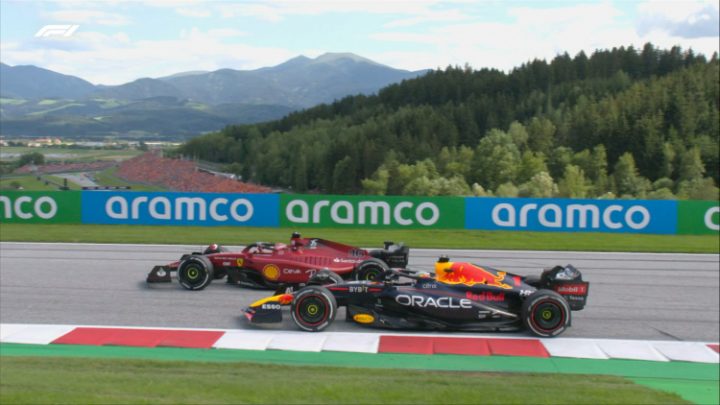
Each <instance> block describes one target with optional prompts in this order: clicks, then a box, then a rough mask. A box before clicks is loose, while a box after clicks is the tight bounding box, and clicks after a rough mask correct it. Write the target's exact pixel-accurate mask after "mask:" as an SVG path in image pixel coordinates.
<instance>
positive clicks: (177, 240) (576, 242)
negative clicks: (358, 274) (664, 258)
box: [0, 223, 720, 253]
mask: <svg viewBox="0 0 720 405" xmlns="http://www.w3.org/2000/svg"><path fill="white" fill-rule="evenodd" d="M294 230H299V231H302V232H303V234H305V235H306V236H317V237H322V238H325V239H332V240H337V241H342V242H344V243H348V244H353V245H358V246H368V247H370V246H380V245H382V242H383V241H385V240H393V241H396V242H400V241H402V242H405V243H406V244H407V245H409V246H410V247H416V248H456V249H508V250H521V249H527V250H569V251H601V252H669V253H719V252H720V244H719V243H718V237H717V236H713V235H703V236H694V235H693V236H690V235H630V234H600V233H559V232H558V233H550V232H548V233H544V232H506V231H468V230H412V231H407V230H370V229H337V228H315V229H293V228H250V227H248V228H244V227H192V226H186V227H174V226H141V225H60V224H7V223H3V224H0V241H22V242H73V243H141V244H142V243H150V244H152V243H159V244H188V245H206V244H208V243H211V242H214V243H221V244H225V245H244V244H247V243H250V242H255V241H287V240H289V238H290V234H291V233H292V231H294Z"/></svg>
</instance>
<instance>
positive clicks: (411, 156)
mask: <svg viewBox="0 0 720 405" xmlns="http://www.w3.org/2000/svg"><path fill="white" fill-rule="evenodd" d="M719 75H720V71H719V69H718V57H717V54H716V55H713V56H712V58H711V59H710V60H708V59H707V58H706V57H705V56H703V55H696V54H694V53H693V52H692V51H691V50H687V51H685V50H682V49H680V48H678V47H673V48H672V49H669V50H660V49H657V48H655V47H654V46H653V45H652V44H646V45H645V46H644V47H643V49H642V50H638V49H634V48H633V47H628V48H625V47H620V48H613V49H612V50H601V51H596V52H594V53H593V54H592V55H590V56H589V57H588V56H587V55H585V54H584V53H582V52H581V53H579V54H578V55H576V56H575V57H570V56H569V55H568V54H564V55H559V56H557V57H556V58H554V59H553V60H552V61H550V62H547V61H543V60H534V61H532V62H529V63H526V64H524V65H522V66H520V67H518V68H516V69H514V70H513V71H511V72H509V73H504V72H501V71H497V70H489V69H482V70H472V69H470V68H469V67H465V68H460V67H448V68H447V69H445V70H436V71H432V72H430V73H428V74H426V75H424V76H423V77H420V78H417V79H412V80H406V81H403V82H402V83H400V84H396V85H391V86H389V87H386V88H384V89H382V90H381V91H380V92H379V94H378V95H376V96H353V97H346V98H344V99H342V100H339V101H337V102H335V103H333V104H323V105H320V106H317V107H314V108H311V109H308V110H305V111H302V112H297V113H293V114H290V115H289V116H287V117H285V118H283V119H281V120H278V121H273V122H268V123H263V124H256V125H244V126H230V127H227V128H225V129H224V130H222V131H220V132H218V133H213V134H209V135H206V136H202V137H198V138H195V139H193V140H191V141H190V142H188V143H187V144H185V145H184V146H183V147H181V150H180V152H181V153H183V154H186V155H191V156H195V157H198V158H202V159H206V160H212V161H218V162H223V163H226V164H228V168H229V169H230V170H232V171H235V172H236V173H238V174H241V175H242V176H243V178H244V179H246V180H252V181H255V182H259V183H262V184H267V185H273V186H280V187H287V188H291V189H292V190H294V191H296V192H305V191H308V190H312V191H322V192H329V193H359V192H363V193H370V194H413V195H473V194H474V195H497V196H528V197H530V196H532V197H549V196H565V197H608V198H609V197H613V196H617V197H637V198H693V199H717V198H718V189H717V187H716V185H717V184H718V170H719V158H718V153H719V152H718V137H719V134H720V128H719V120H720V117H719V108H720V107H719V103H720V76H719Z"/></svg>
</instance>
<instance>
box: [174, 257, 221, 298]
mask: <svg viewBox="0 0 720 405" xmlns="http://www.w3.org/2000/svg"><path fill="white" fill-rule="evenodd" d="M212 280H213V265H212V263H211V262H210V260H209V259H207V258H206V257H203V256H190V257H189V258H187V259H185V260H184V261H183V262H182V263H180V267H179V268H178V281H179V282H180V285H181V286H183V288H185V289H187V290H202V289H203V288H205V287H207V285H208V284H210V282H212Z"/></svg>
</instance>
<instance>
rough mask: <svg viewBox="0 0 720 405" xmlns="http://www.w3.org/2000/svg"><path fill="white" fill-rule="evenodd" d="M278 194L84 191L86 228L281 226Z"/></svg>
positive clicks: (83, 214) (83, 210) (83, 207)
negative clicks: (117, 226)
mask: <svg viewBox="0 0 720 405" xmlns="http://www.w3.org/2000/svg"><path fill="white" fill-rule="evenodd" d="M279 210H280V196H278V195H277V194H220V193H218V194H216V193H143V192H108V191H83V193H82V222H83V223H85V224H135V225H194V226H237V225H241V226H278V224H279V215H278V212H279Z"/></svg>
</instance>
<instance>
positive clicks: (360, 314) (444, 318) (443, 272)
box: [244, 257, 589, 337]
mask: <svg viewBox="0 0 720 405" xmlns="http://www.w3.org/2000/svg"><path fill="white" fill-rule="evenodd" d="M588 289H589V283H588V282H586V281H583V280H582V275H581V274H580V271H578V270H577V269H576V268H575V267H573V266H571V265H567V266H555V267H553V268H551V269H546V270H544V271H543V272H542V274H541V275H540V277H532V276H530V277H522V276H518V275H515V274H512V273H508V272H505V271H502V270H498V269H494V268H490V267H481V266H478V265H474V264H471V263H466V262H452V261H450V260H449V259H448V258H447V257H441V258H440V259H439V260H438V261H437V263H436V264H435V274H434V275H432V274H430V273H423V272H417V271H412V270H407V269H404V270H396V269H390V270H387V271H386V272H385V273H383V274H382V275H380V276H378V277H376V278H375V279H374V280H363V281H343V280H342V279H341V278H340V277H338V276H337V275H335V274H333V273H331V272H319V273H318V274H316V275H315V276H313V277H312V278H311V279H310V280H309V282H308V283H307V285H306V286H304V287H302V288H300V289H298V290H296V291H293V292H290V293H287V292H286V293H279V294H276V295H274V296H271V297H268V298H264V299H262V300H259V301H256V302H255V303H253V304H252V305H250V307H248V308H246V309H245V310H244V313H245V316H246V317H247V318H248V320H249V321H250V322H251V323H270V322H281V321H282V313H283V307H285V306H289V307H290V316H291V318H292V320H293V321H294V322H295V324H296V325H297V326H298V327H299V328H300V329H302V330H306V331H311V332H317V331H321V330H323V329H325V328H327V327H328V326H330V325H331V324H332V323H333V321H334V319H335V316H336V314H337V312H338V307H343V306H344V307H346V308H347V312H346V319H347V320H348V321H352V322H356V323H359V324H363V325H366V326H372V327H380V328H388V329H413V330H459V331H515V330H520V329H526V330H528V331H529V332H530V333H532V334H534V335H536V336H541V337H554V336H557V335H559V334H561V333H562V332H563V331H565V330H566V329H567V328H568V327H569V326H570V324H571V312H572V311H579V310H581V309H583V308H584V307H585V303H586V301H587V296H588Z"/></svg>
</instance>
